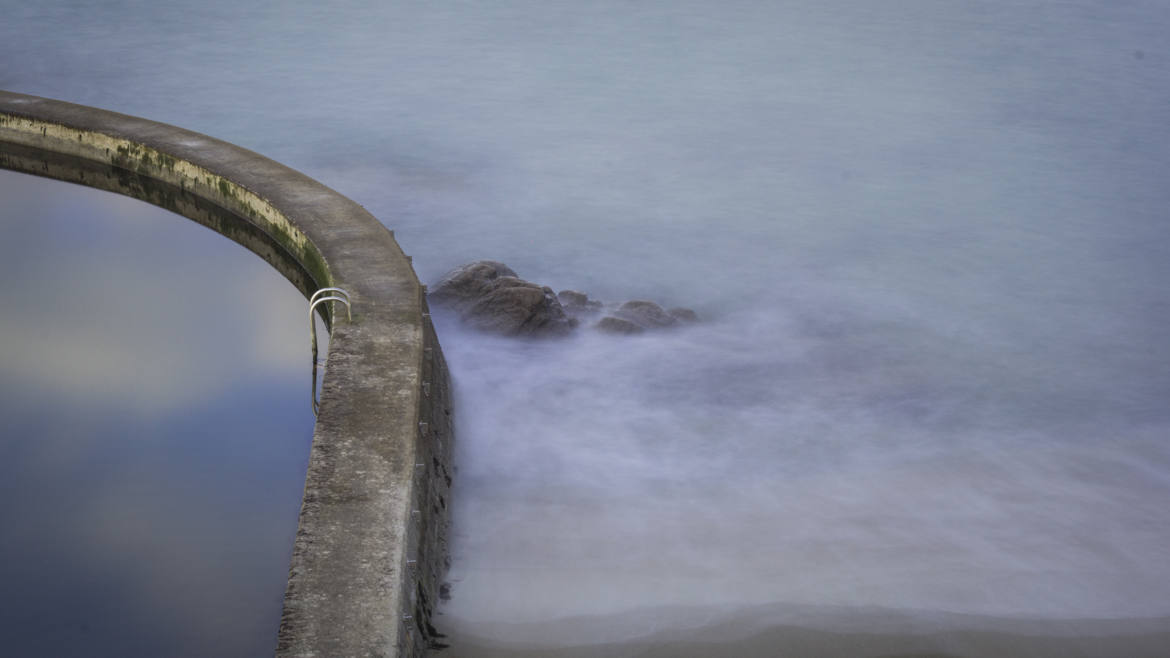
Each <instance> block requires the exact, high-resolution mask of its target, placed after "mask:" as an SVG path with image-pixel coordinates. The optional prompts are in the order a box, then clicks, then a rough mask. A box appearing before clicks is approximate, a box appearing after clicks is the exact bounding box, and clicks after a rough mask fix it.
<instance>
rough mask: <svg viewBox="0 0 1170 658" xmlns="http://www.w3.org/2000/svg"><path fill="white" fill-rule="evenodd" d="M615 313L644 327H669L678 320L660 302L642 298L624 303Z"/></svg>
mask: <svg viewBox="0 0 1170 658" xmlns="http://www.w3.org/2000/svg"><path fill="white" fill-rule="evenodd" d="M614 315H616V316H617V317H619V318H621V319H623V320H629V321H630V322H633V323H634V324H636V325H638V326H639V327H642V328H644V329H658V328H661V327H669V326H671V325H672V324H674V323H676V322H678V320H676V319H674V318H673V317H672V316H671V315H670V314H669V313H667V312H666V311H665V310H663V309H662V307H661V306H659V305H658V304H655V303H654V302H648V301H645V300H642V299H636V300H634V301H631V302H626V303H625V304H622V305H621V306H620V307H618V310H617V312H616V313H614Z"/></svg>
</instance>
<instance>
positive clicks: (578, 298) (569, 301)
mask: <svg viewBox="0 0 1170 658" xmlns="http://www.w3.org/2000/svg"><path fill="white" fill-rule="evenodd" d="M557 299H559V300H560V302H561V306H563V307H564V308H565V310H566V311H569V312H573V311H586V312H596V311H600V310H601V302H599V301H596V300H593V299H589V295H586V294H585V293H583V292H577V291H576V290H562V291H560V292H558V293H557Z"/></svg>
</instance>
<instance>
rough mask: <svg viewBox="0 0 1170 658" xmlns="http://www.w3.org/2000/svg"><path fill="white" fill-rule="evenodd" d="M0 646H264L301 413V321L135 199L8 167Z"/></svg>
mask: <svg viewBox="0 0 1170 658" xmlns="http://www.w3.org/2000/svg"><path fill="white" fill-rule="evenodd" d="M0 199H2V200H3V203H2V204H0V245H3V247H2V248H0V250H2V252H3V257H2V258H0V280H3V281H4V286H3V287H2V288H0V308H3V309H4V311H3V313H2V314H0V336H2V340H0V418H3V419H4V432H3V440H2V441H0V527H2V528H3V531H2V533H0V581H3V582H4V588H3V595H2V596H0V636H2V637H3V638H4V643H5V645H6V646H5V649H4V651H5V653H6V654H8V655H13V656H164V655H165V656H209V655H216V656H255V655H265V654H270V653H271V652H272V650H273V648H274V647H275V640H276V630H277V626H278V624H279V620H280V610H281V601H282V598H283V594H284V584H285V579H286V575H287V572H288V561H289V558H290V556H291V554H292V542H293V537H294V535H295V534H296V526H297V514H298V511H299V509H300V494H301V490H302V486H303V482H304V475H305V468H306V465H307V463H308V451H309V443H310V441H311V437H312V428H313V416H312V411H311V410H310V408H309V399H308V397H309V392H308V389H309V385H308V384H309V382H308V381H307V380H308V375H309V372H308V371H309V367H308V352H309V347H308V337H307V334H308V327H307V326H306V324H307V313H306V309H307V308H308V306H307V303H306V302H305V300H304V298H303V297H302V296H301V295H300V293H299V292H298V291H297V290H296V289H295V288H294V287H293V286H292V285H290V284H289V283H288V282H287V281H285V280H284V279H283V278H282V277H281V276H280V275H279V274H277V273H276V271H275V270H273V269H271V268H270V267H269V266H268V265H267V264H266V263H264V262H263V261H261V260H260V259H259V258H257V257H256V256H254V255H252V254H251V253H249V252H248V251H246V250H245V249H244V248H243V247H240V246H238V245H235V244H234V243H232V242H230V241H228V240H227V239H226V238H224V237H221V236H219V235H217V234H215V233H213V232H211V231H209V230H207V229H205V228H203V227H201V226H198V225H196V224H194V223H193V222H190V221H188V220H186V219H184V218H182V217H179V216H177V215H173V214H171V213H169V212H167V211H165V210H162V209H159V208H155V207H153V206H149V205H147V204H145V203H142V202H140V201H136V200H133V199H129V198H125V197H121V196H118V195H115V194H112V193H108V192H102V191H98V190H93V189H89V188H84V187H80V186H75V185H70V184H67V183H61V182H56V181H50V180H46V179H41V178H36V177H33V176H28V175H25V174H18V173H14V172H9V171H3V170H0Z"/></svg>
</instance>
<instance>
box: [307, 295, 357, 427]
mask: <svg viewBox="0 0 1170 658" xmlns="http://www.w3.org/2000/svg"><path fill="white" fill-rule="evenodd" d="M329 293H340V294H338V295H330V294H329ZM322 294H324V295H326V296H321V295H322ZM322 302H341V303H342V304H345V319H346V321H348V322H352V321H353V313H352V311H351V310H350V305H349V293H348V292H346V291H345V290H343V289H341V288H322V289H320V290H318V291H317V292H315V293H313V296H312V297H309V336H310V338H311V339H312V343H313V388H312V392H311V395H312V400H313V415H314V416H316V415H317V414H318V413H319V412H320V410H321V404H320V403H319V402H318V401H317V322H316V319H315V318H314V317H313V312H314V311H316V310H317V305H318V304H320V303H322Z"/></svg>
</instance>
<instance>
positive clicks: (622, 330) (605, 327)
mask: <svg viewBox="0 0 1170 658" xmlns="http://www.w3.org/2000/svg"><path fill="white" fill-rule="evenodd" d="M593 328H594V329H596V330H598V331H604V332H605V333H607V334H640V333H642V332H643V331H646V330H645V329H643V328H642V327H640V326H638V325H636V324H634V323H633V322H630V321H629V320H624V319H622V318H615V317H614V316H612V315H607V316H605V317H604V318H601V321H600V322H598V323H597V324H595V325H593Z"/></svg>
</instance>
